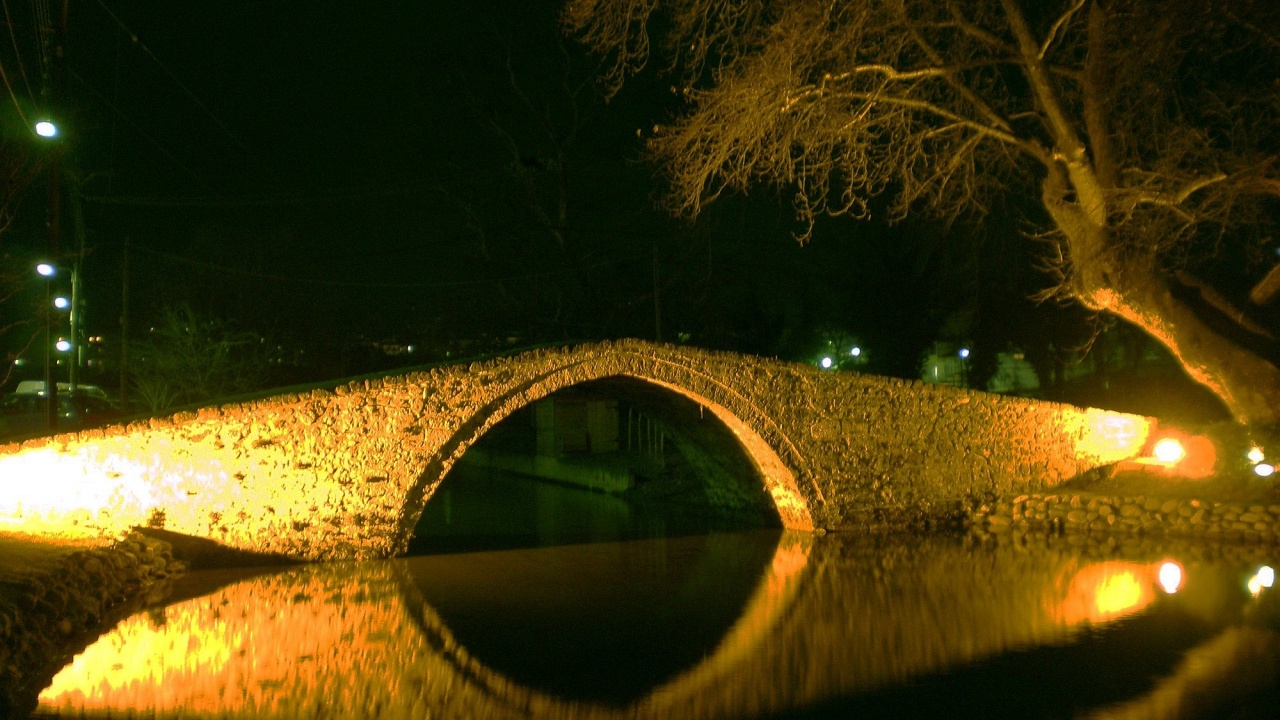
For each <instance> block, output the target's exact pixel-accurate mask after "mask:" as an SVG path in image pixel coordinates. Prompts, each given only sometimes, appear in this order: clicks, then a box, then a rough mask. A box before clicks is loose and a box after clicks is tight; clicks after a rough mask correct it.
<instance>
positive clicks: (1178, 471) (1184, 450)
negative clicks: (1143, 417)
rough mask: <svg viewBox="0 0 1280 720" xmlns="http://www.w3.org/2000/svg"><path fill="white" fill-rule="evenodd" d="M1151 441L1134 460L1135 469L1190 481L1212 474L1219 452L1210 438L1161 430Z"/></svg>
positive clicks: (1171, 430)
mask: <svg viewBox="0 0 1280 720" xmlns="http://www.w3.org/2000/svg"><path fill="white" fill-rule="evenodd" d="M1152 440H1154V442H1153V443H1151V445H1150V447H1149V449H1148V450H1147V452H1146V453H1144V454H1143V456H1142V457H1139V458H1135V459H1134V460H1133V462H1134V464H1135V466H1136V467H1137V469H1145V470H1150V471H1155V472H1161V473H1164V474H1166V475H1174V476H1179V477H1185V478H1193V479H1198V478H1203V477H1208V476H1209V475H1212V474H1213V468H1214V465H1216V464H1217V461H1218V451H1217V449H1216V448H1215V447H1214V446H1213V441H1212V440H1210V439H1209V438H1207V437H1204V436H1203V435H1189V434H1187V433H1184V432H1182V431H1180V430H1174V429H1171V428H1168V429H1166V428H1161V429H1160V430H1159V431H1157V432H1155V433H1153V434H1152Z"/></svg>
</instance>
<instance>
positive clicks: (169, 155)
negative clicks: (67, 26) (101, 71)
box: [69, 70, 209, 200]
mask: <svg viewBox="0 0 1280 720" xmlns="http://www.w3.org/2000/svg"><path fill="white" fill-rule="evenodd" d="M69 72H70V73H71V77H73V78H75V79H76V81H77V82H79V83H80V84H81V85H83V86H84V88H85V89H86V90H88V91H89V92H91V93H93V94H94V95H95V96H97V98H98V99H99V100H101V101H102V102H103V103H105V104H106V105H107V107H109V108H111V111H112V112H114V113H115V114H116V115H118V116H120V117H122V118H124V119H125V122H128V123H129V124H130V125H132V126H133V129H134V130H137V131H138V134H139V135H141V136H142V137H143V138H144V139H146V141H147V142H149V143H151V144H152V145H154V146H155V148H156V149H157V150H159V151H160V152H162V153H164V156H165V157H167V158H169V160H170V161H172V162H173V164H174V165H177V166H178V168H179V169H181V170H182V171H183V172H185V173H186V174H187V175H188V176H189V177H190V178H191V179H192V180H195V181H196V182H198V183H200V184H201V185H204V186H206V187H208V186H209V183H207V182H205V181H204V180H203V179H202V178H201V177H200V176H199V175H197V174H195V173H194V172H192V171H191V169H190V168H188V167H187V166H186V165H183V164H182V161H181V160H179V159H178V158H177V157H176V156H175V155H174V154H173V153H171V152H169V151H168V150H167V149H166V148H165V147H164V146H163V145H161V144H160V143H159V141H157V140H156V139H155V138H153V137H151V136H150V135H148V134H147V131H146V130H143V129H142V126H141V125H139V124H138V123H137V122H136V121H134V119H133V118H131V117H129V116H128V115H126V114H125V113H124V111H122V110H121V109H120V108H119V107H117V106H116V104H115V103H113V102H111V101H110V100H108V99H107V98H106V96H105V95H103V94H102V93H100V92H98V91H97V90H96V89H95V88H94V87H93V86H92V85H90V84H89V83H88V82H86V81H85V79H84V78H82V77H80V75H78V74H77V73H76V72H75V71H74V70H71V71H69ZM81 199H84V200H89V199H91V198H89V197H87V196H83V195H82V196H81Z"/></svg>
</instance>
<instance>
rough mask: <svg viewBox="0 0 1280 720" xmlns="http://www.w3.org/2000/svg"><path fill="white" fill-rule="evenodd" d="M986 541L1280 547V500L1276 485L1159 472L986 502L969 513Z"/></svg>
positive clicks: (1259, 480) (1100, 479) (1086, 480)
mask: <svg viewBox="0 0 1280 720" xmlns="http://www.w3.org/2000/svg"><path fill="white" fill-rule="evenodd" d="M966 522H967V524H968V525H969V527H970V529H971V530H972V531H973V532H974V533H976V534H978V535H983V534H1001V533H1007V532H1015V533H1025V532H1042V533H1061V534H1064V535H1069V536H1074V537H1077V538H1079V539H1080V541H1081V542H1084V541H1085V540H1086V539H1087V538H1088V537H1090V536H1099V537H1104V536H1113V535H1114V536H1128V537H1142V536H1148V535H1155V536H1166V537H1172V538H1188V539H1204V540H1207V541H1211V542H1227V543H1247V544H1263V545H1268V546H1270V545H1276V544H1280V492H1278V491H1277V488H1276V487H1275V485H1274V483H1272V482H1271V481H1270V479H1262V478H1256V477H1249V476H1244V475H1240V476H1232V475H1226V476H1216V477H1212V478H1207V479H1204V480H1187V479H1182V478H1171V477H1167V476H1163V475H1160V474H1158V473H1153V472H1142V471H1131V472H1123V473H1118V474H1111V475H1108V474H1102V475H1098V476H1093V477H1089V478H1083V479H1081V480H1078V481H1073V482H1069V483H1065V484H1064V485H1062V486H1059V487H1057V488H1053V489H1052V490H1048V491H1045V492H1037V493H1026V494H1022V495H1018V496H1015V497H1003V498H986V499H983V500H980V501H975V502H974V503H972V504H971V505H970V507H968V508H967V509H966Z"/></svg>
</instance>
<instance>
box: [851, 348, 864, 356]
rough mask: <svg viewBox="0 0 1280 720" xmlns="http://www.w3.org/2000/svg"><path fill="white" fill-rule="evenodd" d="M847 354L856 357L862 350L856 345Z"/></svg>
mask: <svg viewBox="0 0 1280 720" xmlns="http://www.w3.org/2000/svg"><path fill="white" fill-rule="evenodd" d="M849 354H850V355H852V356H854V357H858V356H859V355H861V354H862V348H860V347H858V346H857V345H854V346H853V349H852V350H850V351H849Z"/></svg>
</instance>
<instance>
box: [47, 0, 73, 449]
mask: <svg viewBox="0 0 1280 720" xmlns="http://www.w3.org/2000/svg"><path fill="white" fill-rule="evenodd" d="M69 5H70V0H62V8H61V12H59V13H58V20H57V23H58V25H57V27H56V28H55V29H54V32H53V33H51V37H52V47H47V48H43V50H44V51H45V52H47V53H48V68H49V75H48V78H47V79H46V82H45V86H44V95H45V97H44V100H45V103H44V104H45V110H46V112H49V113H51V114H53V116H54V117H57V114H58V113H59V111H61V110H62V109H63V108H62V103H61V101H62V95H61V93H62V71H63V64H64V61H65V59H66V44H67V14H68V12H69ZM55 124H57V125H59V126H61V125H62V124H63V123H61V122H56V123H55ZM50 153H51V155H50V158H49V199H48V213H49V215H48V222H49V258H50V260H51V261H53V262H57V261H58V259H59V257H60V255H61V249H62V240H61V235H62V142H61V141H58V142H55V143H54V144H53V146H52V147H51V148H50ZM46 294H48V293H46ZM45 312H46V313H49V314H48V315H46V322H45V333H44V335H45V337H44V344H45V346H44V352H45V363H44V396H45V421H46V423H47V425H48V428H49V432H57V430H58V371H57V367H58V365H57V361H56V360H55V359H53V358H51V357H50V356H51V355H52V353H53V348H52V343H53V342H54V337H53V335H54V333H53V332H52V324H53V322H54V318H56V317H57V316H56V315H54V314H52V313H50V311H49V307H48V303H47V302H46V307H45ZM73 312H74V309H73Z"/></svg>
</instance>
